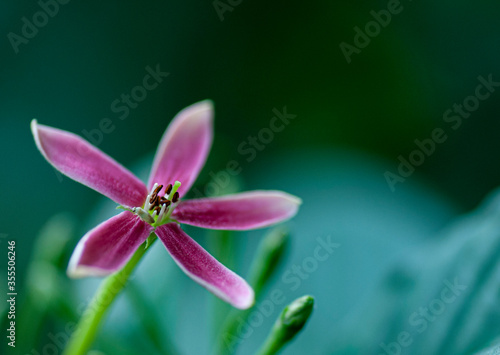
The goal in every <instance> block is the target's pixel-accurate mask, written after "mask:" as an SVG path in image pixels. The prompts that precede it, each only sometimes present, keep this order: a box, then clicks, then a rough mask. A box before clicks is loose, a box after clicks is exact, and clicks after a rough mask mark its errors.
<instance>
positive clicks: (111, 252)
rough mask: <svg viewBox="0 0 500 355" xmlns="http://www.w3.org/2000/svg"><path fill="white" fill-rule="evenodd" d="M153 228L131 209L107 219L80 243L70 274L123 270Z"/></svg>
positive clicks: (69, 268) (106, 272) (106, 273)
mask: <svg viewBox="0 0 500 355" xmlns="http://www.w3.org/2000/svg"><path fill="white" fill-rule="evenodd" d="M152 231H153V227H152V226H151V225H149V224H148V223H146V222H144V221H143V220H142V219H140V218H139V217H138V216H136V215H135V214H133V213H132V212H129V211H125V212H122V213H120V214H119V215H117V216H114V217H112V218H110V219H108V220H107V221H105V222H103V223H101V224H99V225H98V226H97V227H95V228H94V229H92V230H91V231H90V232H88V233H87V234H85V235H84V236H83V238H82V239H81V240H80V242H78V245H77V246H76V248H75V250H74V251H73V255H72V256H71V259H70V261H69V266H68V275H69V276H70V277H74V278H77V277H85V276H105V275H109V274H111V273H113V272H115V271H118V270H120V269H121V268H122V267H123V266H124V265H125V264H126V263H127V261H128V260H129V259H130V257H131V256H132V254H134V252H135V251H136V250H137V248H138V247H139V246H140V245H141V244H142V243H143V242H144V241H145V240H146V239H147V238H148V236H149V235H150V234H151V232H152Z"/></svg>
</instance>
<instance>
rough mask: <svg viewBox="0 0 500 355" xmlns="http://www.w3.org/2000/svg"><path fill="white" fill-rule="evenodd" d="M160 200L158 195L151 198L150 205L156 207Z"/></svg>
mask: <svg viewBox="0 0 500 355" xmlns="http://www.w3.org/2000/svg"><path fill="white" fill-rule="evenodd" d="M159 199H160V197H159V196H158V195H153V196H151V198H150V199H149V203H150V204H151V205H152V206H155V205H157V204H158V200H159Z"/></svg>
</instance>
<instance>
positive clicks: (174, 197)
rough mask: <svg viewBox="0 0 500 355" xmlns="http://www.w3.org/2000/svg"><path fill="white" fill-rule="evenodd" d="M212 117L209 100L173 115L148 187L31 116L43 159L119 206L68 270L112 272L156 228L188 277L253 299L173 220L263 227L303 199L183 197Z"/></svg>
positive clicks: (84, 242)
mask: <svg viewBox="0 0 500 355" xmlns="http://www.w3.org/2000/svg"><path fill="white" fill-rule="evenodd" d="M212 121H213V106H212V103H211V102H210V101H202V102H199V103H197V104H194V105H192V106H190V107H187V108H186V109H184V110H183V111H181V112H180V113H179V114H178V115H177V116H176V117H175V118H174V120H173V121H172V122H171V123H170V125H169V126H168V128H167V130H166V131H165V133H164V135H163V137H162V139H161V142H160V145H159V147H158V150H157V152H156V156H155V158H154V162H153V167H152V169H151V173H150V177H149V182H148V188H146V185H144V183H143V182H142V181H140V180H139V179H138V178H137V177H135V176H134V175H133V174H132V173H131V172H130V171H128V170H127V169H126V168H124V167H123V166H122V165H120V164H119V163H117V162H116V161H115V160H113V159H112V158H110V157H109V156H108V155H106V154H104V153H103V152H101V151H100V150H99V149H97V148H96V147H94V146H92V145H91V144H89V143H88V142H87V141H85V140H84V139H82V138H81V137H79V136H77V135H75V134H72V133H69V132H66V131H62V130H59V129H56V128H52V127H48V126H44V125H39V124H38V123H37V121H36V120H33V121H32V123H31V129H32V132H33V136H34V138H35V142H36V145H37V146H38V149H39V150H40V152H41V153H42V154H43V156H44V157H45V158H46V159H47V160H48V161H49V163H51V164H52V165H53V166H54V167H55V168H56V169H57V170H59V171H60V172H62V173H63V174H65V175H67V176H68V177H70V178H72V179H74V180H76V181H78V182H80V183H82V184H84V185H86V186H88V187H90V188H92V189H94V190H96V191H98V192H100V193H102V194H103V195H105V196H107V197H109V198H110V199H112V200H113V201H115V202H116V203H118V204H119V205H120V208H122V209H125V211H124V212H121V213H120V214H118V215H117V216H114V217H112V218H110V219H108V220H107V221H105V222H103V223H101V224H100V225H98V226H97V227H95V228H94V229H92V230H91V231H89V232H88V233H87V234H85V236H83V238H82V239H81V240H80V242H79V243H78V245H77V246H76V248H75V250H74V252H73V255H72V257H71V260H70V262H69V266H68V275H70V276H71V277H84V276H104V275H109V274H111V273H113V272H115V271H118V270H120V269H121V268H122V267H123V266H124V265H125V264H126V262H127V261H128V260H129V259H130V257H131V256H132V254H133V253H134V252H135V250H136V249H137V248H138V247H139V246H140V245H141V244H142V243H143V242H144V241H145V240H146V239H147V238H148V236H149V235H150V234H151V233H152V232H154V233H155V234H156V235H157V236H158V238H159V239H160V240H161V241H162V242H163V244H164V245H165V247H166V248H167V250H168V252H169V253H170V255H171V256H172V257H173V259H174V260H175V262H176V263H177V264H178V265H179V266H180V268H181V269H182V270H183V271H184V272H185V273H186V274H187V275H188V276H190V277H191V278H192V279H193V280H195V281H196V282H198V283H199V284H201V285H202V286H204V287H205V288H207V289H208V290H209V291H211V292H213V293H214V294H215V295H217V296H218V297H220V298H221V299H223V300H225V301H226V302H229V303H230V304H232V305H233V306H235V307H237V308H241V309H245V308H248V307H250V306H251V305H252V304H253V302H254V292H253V290H252V288H251V287H250V286H249V285H248V284H247V283H246V282H245V281H244V280H243V279H242V278H241V277H239V276H238V275H236V274H235V273H234V272H232V271H231V270H229V269H227V268H226V267H225V266H224V265H222V264H221V263H219V262H218V261H217V260H216V259H215V258H214V257H212V256H211V255H210V254H209V253H208V252H207V251H206V250H204V249H203V248H202V247H201V246H200V245H199V244H198V243H196V242H195V241H194V240H193V239H191V237H189V236H188V235H187V234H186V233H184V231H183V230H182V229H181V228H180V226H179V223H185V224H190V225H193V226H197V227H203V228H209V229H228V230H248V229H254V228H261V227H266V226H269V225H272V224H274V223H278V222H281V221H284V220H286V219H289V218H291V217H293V216H294V215H295V214H296V213H297V210H298V207H299V205H300V203H301V200H300V199H299V198H297V197H295V196H292V195H289V194H287V193H284V192H281V191H251V192H245V193H239V194H233V195H228V196H223V197H213V198H201V199H194V200H186V201H184V200H181V199H180V196H182V195H184V194H185V193H186V192H187V191H188V190H189V188H190V187H191V185H192V184H193V182H194V181H195V179H196V177H197V176H198V173H199V172H200V170H201V168H202V167H203V165H204V164H205V160H206V158H207V155H208V152H209V150H210V146H211V144H212V136H213V134H212ZM160 184H163V185H160ZM167 185H168V186H167ZM148 191H150V192H149V194H148Z"/></svg>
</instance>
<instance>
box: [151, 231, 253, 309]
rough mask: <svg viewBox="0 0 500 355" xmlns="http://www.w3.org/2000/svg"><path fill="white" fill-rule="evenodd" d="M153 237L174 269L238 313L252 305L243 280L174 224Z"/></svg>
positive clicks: (251, 294) (251, 295)
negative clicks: (177, 266) (174, 265)
mask: <svg viewBox="0 0 500 355" xmlns="http://www.w3.org/2000/svg"><path fill="white" fill-rule="evenodd" d="M156 235H157V236H158V238H160V240H161V241H162V242H163V244H164V245H165V247H166V248H167V250H168V252H169V253H170V255H172V258H173V259H174V261H175V262H176V263H177V265H179V267H180V268H181V269H182V270H183V271H184V272H185V273H186V274H187V275H188V276H189V277H191V278H192V279H193V280H194V281H196V282H198V283H199V284H200V285H202V286H203V287H205V288H206V289H208V290H209V291H210V292H212V293H214V294H215V295H216V296H217V297H220V298H221V299H223V300H224V301H226V302H228V303H230V304H232V305H233V306H234V307H236V308H240V309H247V308H249V307H250V306H251V305H252V304H253V303H254V297H255V296H254V292H253V290H252V288H251V287H250V286H249V285H248V284H247V283H246V282H245V280H243V279H242V278H241V277H239V276H238V275H236V274H235V273H234V272H232V271H231V270H229V269H228V268H226V267H225V266H224V265H222V264H221V263H219V262H218V261H217V260H216V259H215V258H214V257H213V256H212V255H210V254H209V253H208V252H207V251H206V250H205V249H203V248H202V247H201V246H200V245H199V244H198V243H196V242H195V241H194V240H193V239H192V238H191V237H190V236H188V235H187V234H186V233H184V231H183V230H182V229H181V228H180V227H179V225H178V224H177V223H168V224H165V225H163V226H160V227H158V228H156Z"/></svg>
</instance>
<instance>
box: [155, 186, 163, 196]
mask: <svg viewBox="0 0 500 355" xmlns="http://www.w3.org/2000/svg"><path fill="white" fill-rule="evenodd" d="M161 189H163V185H160V186H158V187H157V188H156V189H155V190H154V191H153V196H156V195H158V193H159V192H160V191H161Z"/></svg>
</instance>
